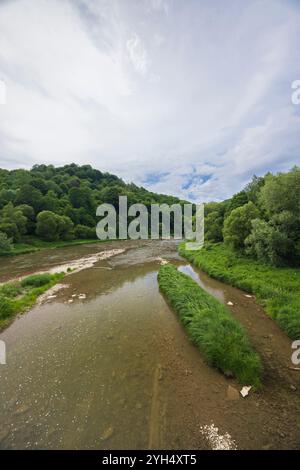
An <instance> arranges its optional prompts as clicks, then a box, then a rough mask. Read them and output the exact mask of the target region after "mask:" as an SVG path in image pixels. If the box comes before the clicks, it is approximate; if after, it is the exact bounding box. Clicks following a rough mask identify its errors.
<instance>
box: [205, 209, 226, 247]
mask: <svg viewBox="0 0 300 470" xmlns="http://www.w3.org/2000/svg"><path fill="white" fill-rule="evenodd" d="M223 222H224V218H223V216H222V215H220V213H219V212H218V211H214V212H210V213H209V214H208V215H207V216H206V218H205V238H206V240H209V241H211V242H215V243H217V242H221V241H222V240H223Z"/></svg>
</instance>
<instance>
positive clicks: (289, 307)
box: [179, 243, 300, 339]
mask: <svg viewBox="0 0 300 470" xmlns="http://www.w3.org/2000/svg"><path fill="white" fill-rule="evenodd" d="M179 253H180V254H181V255H182V256H184V257H185V258H187V259H188V260H189V261H190V262H191V263H193V264H194V265H195V266H197V267H198V268H200V269H203V271H205V272H206V273H207V274H209V275H210V276H211V277H214V278H215V279H218V280H220V281H222V282H225V283H227V284H230V285H232V286H235V287H238V288H239V289H243V290H245V291H247V292H250V293H251V294H254V295H255V296H256V297H257V299H258V301H259V302H260V303H261V305H262V306H263V307H264V308H265V310H266V312H267V313H268V314H269V315H270V316H271V317H272V318H273V319H275V320H276V321H277V322H278V324H279V326H280V327H281V328H282V329H283V330H284V331H285V332H286V333H287V335H288V336H289V337H290V338H292V339H299V338H300V269H299V268H275V267H270V266H267V265H264V264H262V263H260V262H258V261H255V260H253V259H252V258H248V257H246V256H242V255H239V254H237V253H235V252H233V251H232V250H231V249H230V248H228V247H226V246H225V245H223V244H222V243H218V244H214V245H212V244H210V245H207V246H205V247H204V248H202V249H201V250H199V251H187V250H185V245H184V244H182V245H180V248H179Z"/></svg>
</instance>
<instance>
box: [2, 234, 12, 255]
mask: <svg viewBox="0 0 300 470" xmlns="http://www.w3.org/2000/svg"><path fill="white" fill-rule="evenodd" d="M12 248H13V244H12V240H11V239H10V238H8V237H7V235H6V233H4V232H0V253H3V252H5V251H10V250H11V249H12Z"/></svg>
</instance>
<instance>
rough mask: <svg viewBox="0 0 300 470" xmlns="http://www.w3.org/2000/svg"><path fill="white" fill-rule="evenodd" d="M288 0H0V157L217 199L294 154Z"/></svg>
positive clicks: (293, 29)
mask: <svg viewBox="0 0 300 470" xmlns="http://www.w3.org/2000/svg"><path fill="white" fill-rule="evenodd" d="M299 79H300V2H299V1H298V0H283V1H282V0H270V1H269V0H249V1H248V2H244V1H241V0H226V2H224V1H223V0H0V82H1V83H0V85H1V86H2V87H3V86H4V87H5V95H6V100H5V103H2V104H0V167H2V168H7V169H12V168H20V167H22V168H30V167H31V166H32V165H35V164H39V163H46V164H54V165H64V164H67V163H71V162H75V163H77V164H80V165H81V164H90V165H92V166H93V167H95V168H98V169H99V170H101V171H109V172H111V173H114V174H117V175H118V176H120V177H121V178H123V179H124V180H125V181H126V182H130V181H133V182H134V183H135V184H137V185H142V186H144V187H146V188H147V189H150V190H151V191H155V192H160V193H166V194H174V195H176V196H179V197H181V198H184V199H188V200H191V201H195V202H202V201H204V202H205V201H209V200H223V199H225V198H228V197H230V196H231V195H232V194H234V193H235V192H237V191H239V190H240V189H242V188H243V186H244V185H245V184H246V183H247V182H248V181H249V180H250V179H251V177H252V175H253V174H256V175H263V174H264V173H266V172H267V171H272V172H277V171H286V170H288V169H290V168H291V167H292V166H293V165H296V164H298V165H300V105H295V104H293V102H292V100H291V95H292V89H291V84H292V82H293V81H295V80H299Z"/></svg>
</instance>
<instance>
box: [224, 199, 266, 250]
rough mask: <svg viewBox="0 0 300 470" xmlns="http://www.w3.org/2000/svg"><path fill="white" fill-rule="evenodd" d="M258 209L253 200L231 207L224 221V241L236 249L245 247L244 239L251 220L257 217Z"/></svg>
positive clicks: (248, 231) (248, 230) (248, 232)
mask: <svg viewBox="0 0 300 470" xmlns="http://www.w3.org/2000/svg"><path fill="white" fill-rule="evenodd" d="M258 216H259V211H258V209H257V207H256V206H255V205H254V204H253V202H248V203H247V204H245V205H243V206H241V207H237V208H236V209H233V211H232V212H231V213H230V214H229V216H228V217H226V219H225V222H224V229H223V235H224V241H225V243H227V244H228V245H230V246H231V247H232V248H234V249H236V250H243V249H244V248H245V245H244V242H245V239H246V238H247V237H248V235H250V232H251V228H252V225H251V221H252V220H253V219H256V218H258Z"/></svg>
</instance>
